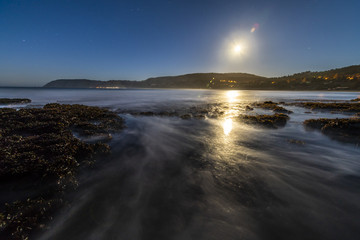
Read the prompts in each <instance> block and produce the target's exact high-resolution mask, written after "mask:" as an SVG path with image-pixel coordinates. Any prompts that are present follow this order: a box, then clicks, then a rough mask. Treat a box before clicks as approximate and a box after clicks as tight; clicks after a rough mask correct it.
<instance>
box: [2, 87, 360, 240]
mask: <svg viewBox="0 0 360 240" xmlns="http://www.w3.org/2000/svg"><path fill="white" fill-rule="evenodd" d="M358 95H359V93H355V92H286V91H282V92H280V91H279V92H271V91H208V90H61V89H60V90H55V89H54V90H53V89H0V97H11V98H17V97H21V98H30V99H32V100H33V102H32V103H31V104H29V105H28V106H26V107H40V106H42V105H44V104H46V103H49V102H59V103H69V104H73V103H77V104H86V105H94V106H102V107H108V108H110V109H112V110H114V111H117V112H119V114H120V116H121V117H123V118H124V119H125V121H126V125H127V128H126V129H125V130H124V131H123V132H122V133H120V134H117V135H114V136H113V139H112V141H111V142H110V143H109V144H110V145H111V148H112V154H111V155H110V156H109V157H108V158H106V159H105V158H104V159H98V161H97V165H96V168H95V169H91V170H87V171H84V172H82V173H81V175H80V183H81V184H80V188H79V189H78V190H77V191H76V192H74V193H71V194H72V195H73V197H72V199H73V202H72V203H71V207H70V209H67V210H64V211H63V212H62V213H60V214H59V215H58V216H57V217H56V218H55V220H54V224H53V226H52V228H51V229H50V230H49V231H48V232H46V234H45V235H43V236H39V239H74V240H75V239H76V240H77V239H79V240H80V239H139V240H140V239H144V240H145V239H146V240H148V239H176V240H178V239H179V240H183V239H184V240H185V239H223V240H225V239H357V237H358V236H360V201H359V199H360V191H359V189H360V162H359V154H360V149H359V147H358V146H356V145H353V144H344V143H339V142H337V141H334V140H331V139H330V138H328V137H326V136H324V135H322V134H321V133H319V132H316V131H307V130H305V129H304V127H303V125H302V122H303V121H304V120H306V119H309V118H320V117H329V118H336V117H348V116H345V115H342V114H330V113H325V112H314V111H312V112H311V113H305V112H306V111H308V110H306V109H303V108H299V107H294V106H286V108H287V109H289V110H292V111H293V112H294V113H293V114H291V115H289V116H290V120H289V121H288V123H287V125H286V126H285V127H284V128H279V129H264V128H261V127H256V126H251V125H246V124H244V123H242V122H241V121H237V120H236V119H235V116H237V115H239V114H244V113H245V106H246V105H247V104H249V103H251V102H255V101H265V100H271V101H276V102H281V101H284V102H293V101H296V100H297V99H306V100H337V101H343V100H350V99H354V98H356V97H358ZM209 104H210V105H211V106H210V108H211V107H213V109H217V110H219V109H220V110H221V111H223V112H224V114H223V116H222V117H219V118H205V119H188V120H183V119H181V118H179V117H159V116H133V115H131V114H128V113H126V111H128V112H131V111H154V112H161V111H185V110H186V109H189V108H192V107H201V106H208V105H209ZM15 107H16V106H15ZM184 109H185V110H184ZM125 110H126V111H125ZM214 111H215V110H214ZM256 111H257V112H258V113H262V112H264V113H271V112H270V111H267V110H256ZM289 140H298V141H302V142H303V143H304V144H294V143H292V142H291V141H289Z"/></svg>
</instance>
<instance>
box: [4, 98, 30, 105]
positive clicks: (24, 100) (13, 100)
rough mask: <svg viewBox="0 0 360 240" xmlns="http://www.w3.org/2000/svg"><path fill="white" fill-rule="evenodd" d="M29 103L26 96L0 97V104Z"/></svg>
mask: <svg viewBox="0 0 360 240" xmlns="http://www.w3.org/2000/svg"><path fill="white" fill-rule="evenodd" d="M23 103H31V100H30V99H27V98H0V104H1V105H7V104H23Z"/></svg>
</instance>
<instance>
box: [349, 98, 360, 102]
mask: <svg viewBox="0 0 360 240" xmlns="http://www.w3.org/2000/svg"><path fill="white" fill-rule="evenodd" d="M350 101H351V102H360V98H355V99H351V100H350Z"/></svg>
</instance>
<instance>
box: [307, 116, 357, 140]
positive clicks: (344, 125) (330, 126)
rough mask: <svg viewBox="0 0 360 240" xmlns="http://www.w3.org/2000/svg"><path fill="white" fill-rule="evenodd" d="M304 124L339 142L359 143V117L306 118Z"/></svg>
mask: <svg viewBox="0 0 360 240" xmlns="http://www.w3.org/2000/svg"><path fill="white" fill-rule="evenodd" d="M304 125H305V127H306V128H307V129H317V130H320V131H321V132H322V133H323V134H325V135H327V136H329V137H331V138H333V139H335V140H338V141H341V142H347V143H355V144H359V143H360V118H336V119H329V118H320V119H308V120H306V121H304Z"/></svg>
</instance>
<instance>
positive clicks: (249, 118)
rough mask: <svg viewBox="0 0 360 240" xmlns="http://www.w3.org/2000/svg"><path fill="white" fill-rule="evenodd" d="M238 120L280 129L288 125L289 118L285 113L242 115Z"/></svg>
mask: <svg viewBox="0 0 360 240" xmlns="http://www.w3.org/2000/svg"><path fill="white" fill-rule="evenodd" d="M238 119H239V120H241V121H242V122H244V123H247V124H255V125H261V126H263V127H267V128H278V127H284V126H285V125H286V122H287V120H288V119H289V116H288V115H286V114H283V113H275V114H274V115H240V116H239V117H238Z"/></svg>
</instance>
